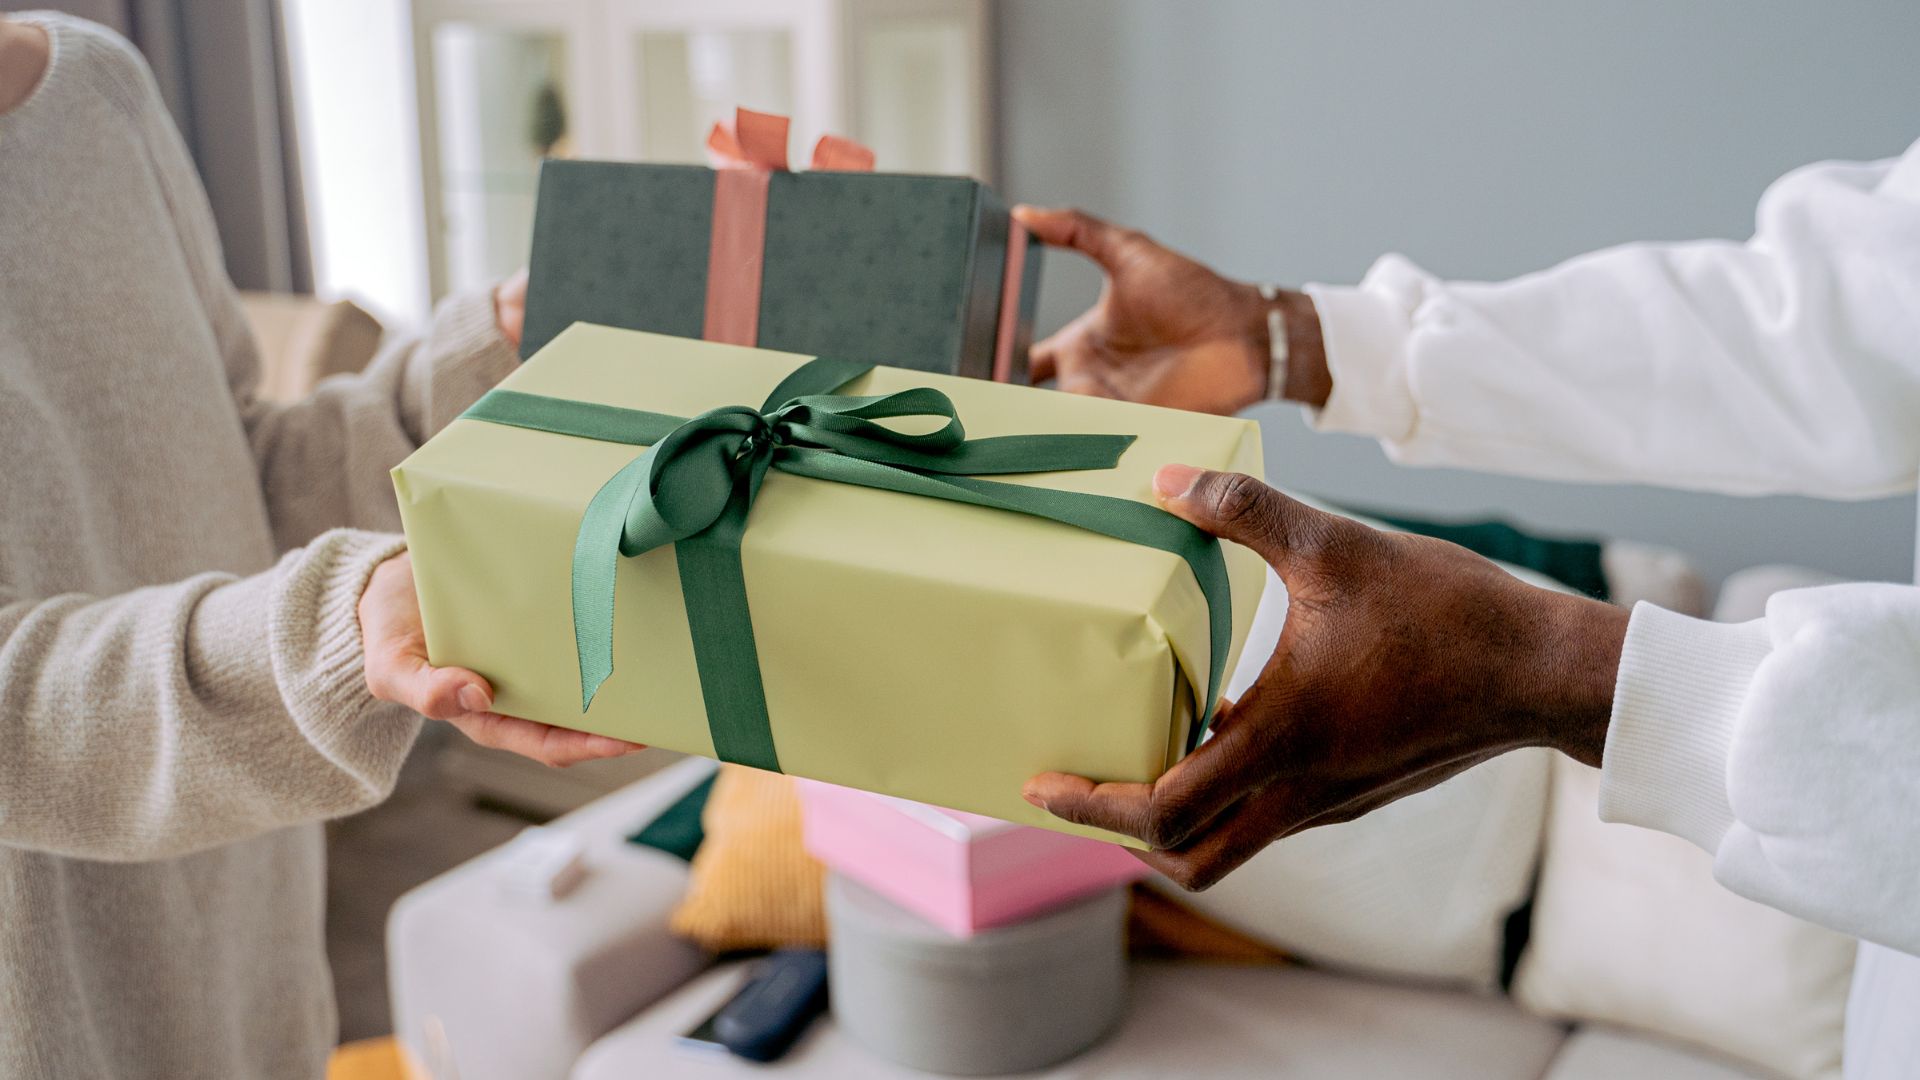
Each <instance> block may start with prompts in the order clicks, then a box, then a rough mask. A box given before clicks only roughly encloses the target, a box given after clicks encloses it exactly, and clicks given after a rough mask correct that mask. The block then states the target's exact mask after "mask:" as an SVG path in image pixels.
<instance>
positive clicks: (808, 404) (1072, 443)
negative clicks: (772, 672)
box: [463, 358, 1233, 771]
mask: <svg viewBox="0 0 1920 1080" xmlns="http://www.w3.org/2000/svg"><path fill="white" fill-rule="evenodd" d="M871 368H872V365H871V364H858V363H852V362H849V361H844V360H832V359H827V358H821V359H817V360H810V361H808V362H807V363H805V364H803V365H801V366H800V368H798V369H797V370H795V371H794V372H793V374H791V375H789V376H787V377H786V378H785V379H784V380H782V381H781V383H780V385H779V386H777V387H775V388H774V391H773V393H771V394H769V395H767V400H766V402H765V403H764V404H762V405H761V407H760V408H759V409H757V410H756V409H750V408H747V407H746V406H744V405H728V406H723V407H721V408H718V409H711V410H709V411H707V412H704V413H701V414H700V415H699V416H696V417H693V418H692V419H687V418H685V417H679V416H669V415H666V414H664V413H654V412H646V411H643V410H640V409H623V408H619V407H617V406H613V405H601V404H596V403H593V402H586V401H571V400H568V399H565V398H552V397H544V396H541V395H538V394H523V393H520V392H518V391H514V390H493V391H490V392H489V393H488V394H487V395H486V396H485V397H482V398H481V399H480V400H479V401H478V402H476V403H475V404H474V406H473V407H472V408H470V409H468V410H467V411H466V412H465V413H464V414H463V416H464V418H465V419H468V420H484V421H487V422H489V423H495V424H506V425H509V426H513V427H521V428H530V429H532V430H535V431H545V432H550V433H553V434H557V435H573V436H577V437H580V438H585V439H595V440H598V441H601V442H615V443H625V444H628V445H632V446H645V447H647V449H646V450H645V452H643V453H641V454H640V456H639V457H636V458H634V459H633V460H632V461H631V462H629V463H627V465H626V466H624V467H623V468H621V469H620V471H619V472H617V473H615V474H614V475H613V478H612V479H610V480H608V481H607V482H606V483H605V484H604V485H602V486H601V488H600V490H599V491H598V492H597V493H595V495H594V496H593V499H592V501H590V502H589V503H588V504H587V509H586V513H585V514H584V515H583V516H582V517H581V519H580V530H579V533H578V535H577V536H576V538H575V541H574V548H573V633H574V645H575V649H576V651H577V652H578V654H579V661H580V709H581V711H582V712H585V711H586V710H587V708H588V707H589V706H591V705H592V704H593V697H594V694H595V692H596V691H598V690H599V689H600V685H601V684H602V683H604V682H605V681H606V680H607V677H608V676H610V675H612V674H613V603H614V577H615V571H616V569H617V567H618V566H619V560H620V557H621V556H627V557H629V558H630V557H633V556H636V555H640V554H643V553H645V552H648V551H652V550H653V549H655V548H658V547H661V546H663V545H667V544H672V545H673V547H674V555H675V561H676V562H677V564H678V567H679V572H680V587H681V591H682V592H683V593H684V594H685V596H686V608H687V623H688V629H689V631H690V632H691V635H692V638H693V650H694V662H695V665H696V666H697V668H698V669H699V674H700V691H701V696H702V697H703V699H704V700H705V702H706V708H707V723H708V726H709V727H710V728H711V730H712V734H713V748H714V753H715V756H717V757H719V758H720V759H721V760H722V761H732V762H738V763H739V764H742V765H750V766H752V767H754V768H758V769H770V770H775V771H778V770H779V768H780V761H779V756H778V755H777V754H776V753H775V752H774V745H773V725H772V722H771V721H770V720H769V718H768V716H767V701H766V694H765V692H764V690H763V688H762V686H761V682H760V659H759V653H758V652H757V651H756V649H755V647H754V641H753V620H752V617H751V615H750V613H749V611H748V608H747V588H746V580H745V578H744V577H743V576H742V572H741V567H740V540H741V537H742V536H743V535H744V534H745V532H746V527H747V514H748V510H749V509H750V508H751V507H752V505H753V500H754V497H755V496H756V495H757V494H758V493H759V491H760V485H761V483H762V482H763V481H764V480H765V479H766V475H767V471H768V470H769V469H778V470H780V471H782V472H788V473H793V474H795V475H798V476H811V477H814V478H815V479H819V480H831V481H834V482H836V483H841V484H857V485H859V486H861V487H870V488H878V489H880V490H882V491H897V492H901V493H903V494H908V495H920V496H925V497H927V498H934V499H945V500H947V501H949V502H958V503H967V504H969V505H972V506H984V507H991V508H993V509H997V510H1008V511H1012V512H1014V513H1018V514H1027V515H1030V516H1033V517H1040V518H1046V519H1048V520H1050V521H1057V522H1060V523H1062V524H1065V525H1072V526H1074V527H1076V528H1080V529H1086V530H1088V531H1089V532H1096V533H1100V534H1102V535H1104V536H1111V537H1114V538H1115V539H1119V540H1124V541H1127V542H1128V543H1134V544H1142V545H1145V546H1147V547H1153V548H1158V549H1160V550H1162V551H1166V552H1170V553H1172V554H1175V555H1178V556H1180V557H1181V558H1182V559H1184V560H1186V563H1187V565H1188V566H1189V567H1191V568H1192V569H1193V575H1194V578H1195V580H1196V581H1198V582H1199V585H1200V589H1201V592H1202V594H1203V595H1204V596H1205V597H1206V600H1207V609H1208V631H1209V634H1208V640H1209V647H1210V656H1211V663H1210V667H1211V669H1212V670H1211V671H1210V672H1209V673H1208V676H1207V696H1206V698H1205V699H1204V701H1205V705H1204V707H1203V708H1201V709H1200V712H1201V722H1200V723H1199V724H1197V725H1195V727H1194V735H1193V739H1192V740H1191V741H1190V744H1189V745H1191V744H1192V743H1193V742H1197V741H1198V739H1199V736H1200V734H1201V733H1203V732H1204V731H1205V730H1206V724H1207V723H1208V722H1209V721H1210V720H1211V719H1212V716H1213V705H1214V703H1215V702H1216V701H1217V700H1218V698H1219V694H1220V686H1221V680H1222V678H1223V676H1224V674H1225V669H1226V658H1227V649H1228V645H1229V641H1230V638H1231V637H1232V628H1233V618H1232V609H1231V602H1232V598H1231V595H1230V591H1229V586H1228V580H1227V568H1226V560H1225V559H1224V558H1223V557H1222V555H1221V552H1220V542H1219V541H1218V540H1216V539H1214V538H1213V537H1212V536H1209V535H1207V534H1206V533H1204V532H1202V531H1201V530H1199V529H1196V528H1194V527H1193V526H1192V525H1189V524H1187V523H1186V522H1185V521H1182V520H1181V519H1179V518H1177V517H1175V516H1173V515H1172V514H1169V513H1167V512H1166V511H1164V510H1161V509H1160V508H1158V507H1154V506H1148V505H1146V504H1144V503H1138V502H1134V501H1132V500H1130V499H1120V498H1114V497H1111V496H1107V495H1089V494H1085V493H1083V492H1072V491H1055V490H1052V489H1048V488H1035V487H1025V486H1022V485H1018V484H1007V483H999V482H996V481H992V480H981V479H977V477H979V476H982V475H989V476H990V475H1006V474H1013V473H1034V472H1063V471H1077V470H1081V469H1111V468H1113V467H1114V466H1115V465H1117V464H1118V463H1119V461H1120V455H1121V454H1122V453H1124V452H1125V451H1126V448H1127V447H1128V446H1129V445H1131V444H1132V442H1133V439H1134V437H1133V436H1131V435H1009V436H1001V437H998V438H986V439H969V438H967V437H966V429H965V428H964V427H963V426H962V425H961V423H960V418H959V416H958V414H957V413H956V411H955V409H954V406H953V402H952V401H951V400H950V399H949V398H948V397H947V396H946V395H945V394H943V393H941V392H939V391H938V390H934V389H932V388H929V387H920V388H917V389H913V390H903V391H901V392H899V393H896V394H885V395H881V396H877V397H855V396H842V395H835V394H832V393H831V391H833V390H836V389H838V388H840V387H841V386H844V385H845V384H847V383H849V382H851V381H853V380H854V379H857V378H859V377H860V376H861V375H864V374H866V373H867V372H868V371H869V370H870V369H871ZM908 416H922V417H933V418H937V419H944V420H945V423H944V424H942V425H941V426H940V427H939V428H938V429H936V430H934V431H931V432H928V433H925V434H920V435H909V434H905V433H902V432H900V431H896V430H894V429H893V428H891V427H888V426H887V425H885V424H882V423H880V422H879V421H882V420H890V419H897V418H900V417H908Z"/></svg>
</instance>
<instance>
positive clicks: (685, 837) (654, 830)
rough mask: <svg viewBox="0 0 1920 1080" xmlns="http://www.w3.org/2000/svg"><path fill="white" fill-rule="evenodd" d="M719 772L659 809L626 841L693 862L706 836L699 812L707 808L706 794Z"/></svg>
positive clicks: (711, 790)
mask: <svg viewBox="0 0 1920 1080" xmlns="http://www.w3.org/2000/svg"><path fill="white" fill-rule="evenodd" d="M718 775H719V772H718V771H715V772H714V773H712V774H711V775H709V776H708V777H707V778H706V779H705V780H702V781H700V782H699V783H698V784H695V785H694V786H693V789H692V790H691V791H688V792H687V793H686V794H685V795H682V796H680V797H679V798H678V799H675V800H674V802H673V805H671V806H669V807H667V808H666V809H665V810H662V811H661V812H660V816H659V817H656V818H654V819H653V820H652V821H649V822H647V823H646V824H645V825H643V826H641V828H640V831H638V832H636V833H633V834H632V835H630V836H628V837H627V842H628V843H630V844H641V845H644V846H646V847H650V848H658V849H660V850H661V851H664V852H666V853H667V854H669V855H678V856H679V857H681V858H682V859H685V860H687V861H688V862H692V861H693V855H694V853H695V852H697V851H699V850H700V843H701V841H703V840H705V839H706V838H707V833H706V830H705V829H703V828H701V826H700V815H701V814H702V813H703V812H704V811H705V810H706V809H707V796H708V795H709V794H711V793H712V792H713V779H714V777H715V776H718Z"/></svg>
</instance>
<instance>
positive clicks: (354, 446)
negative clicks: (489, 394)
mask: <svg viewBox="0 0 1920 1080" xmlns="http://www.w3.org/2000/svg"><path fill="white" fill-rule="evenodd" d="M157 100H158V99H157V95H154V96H152V97H150V98H149V99H148V100H147V101H146V103H145V106H144V107H143V108H141V109H139V110H138V112H137V113H136V115H135V123H136V125H137V126H138V129H139V132H140V138H141V141H142V144H143V147H144V150H145V152H146V154H147V156H148V157H149V159H150V160H151V162H152V165H153V170H154V176H155V178H156V180H157V182H158V183H159V186H160V189H161V192H162V194H163V196H164V198H165V200H166V204H167V209H168V211H169V213H171V214H172V216H173V225H174V231H175V233H176V235H177V236H178V238H179V242H180V248H181V254H182V256H183V258H184V261H185V263H186V266H187V270H188V274H189V275H190V276H191V277H192V279H193V287H194V291H195V294H196V295H197V297H198V299H199V301H200V304H201V307H202V308H203V309H204V311H205V314H206V318H207V324H208V326H209V328H210V330H211V333H212V336H213V343H214V345H215V347H216V348H218V350H219V352H220V356H221V359H222V361H223V362H224V364H225V366H226V371H227V379H228V383H229V385H230V387H231V389H232V392H233V396H234V401H235V403H236V405H237V406H238V408H239V412H240V418H241V422H242V423H243V424H244V425H245V428H246V435H247V441H248V443H249V445H250V446H251V447H252V448H253V454H254V458H255V460H256V461H257V462H258V465H259V470H260V485H261V490H262V491H263V492H264V493H265V495H266V499H267V510H268V513H269V515H270V517H271V519H272V523H273V533H274V540H275V542H276V543H277V544H278V545H279V547H280V549H281V550H282V551H285V550H288V549H290V548H293V547H296V546H298V545H300V544H302V543H305V542H306V541H307V540H309V539H311V538H313V537H315V536H317V535H319V534H320V533H321V532H322V531H324V530H326V529H328V528H332V527H335V526H342V525H345V526H351V527H354V528H363V529H383V530H395V529H398V528H399V527H400V516H399V510H398V508H397V507H396V505H395V503H394V498H393V487H392V484H391V482H390V481H389V479H388V476H387V470H388V469H390V468H392V467H393V466H394V465H396V464H398V463H399V461H400V460H401V459H402V458H404V457H406V456H407V455H408V454H409V453H412V452H413V450H414V449H415V448H416V447H418V446H419V445H420V444H421V443H423V442H425V441H426V440H427V439H428V438H430V437H431V436H432V435H433V434H434V432H436V431H439V430H440V429H441V428H442V427H445V426H446V425H447V423H448V422H449V421H451V420H452V419H453V418H454V417H456V416H458V415H459V414H460V413H461V412H462V411H463V410H464V409H466V407H467V406H468V405H471V404H473V402H474V401H475V400H476V399H478V398H479V396H480V395H481V394H483V393H485V392H486V391H487V390H488V389H490V388H491V387H492V386H493V385H494V384H495V383H497V382H499V381H500V380H501V379H503V378H505V377H506V376H507V374H508V373H509V372H511V371H512V370H513V369H514V367H515V366H516V365H517V364H518V363H519V359H518V357H517V356H516V355H515V353H514V349H513V346H512V344H511V343H509V342H508V341H507V339H506V338H505V337H504V336H503V335H502V334H501V333H500V330H499V328H498V326H497V325H496V322H495V318H494V311H493V299H492V297H491V295H489V294H488V293H487V292H485V291H479V292H473V293H466V294H460V295H455V296H452V297H449V298H448V299H447V300H446V301H444V302H443V303H442V304H441V305H440V307H439V310H438V311H436V312H435V315H434V318H433V321H432V323H431V324H430V326H429V327H428V329H427V332H426V333H425V334H423V335H421V336H419V337H404V338H400V339H398V340H392V341H389V342H388V343H387V345H386V346H385V347H384V348H383V349H382V350H381V352H380V354H379V355H378V356H376V357H375V358H374V360H373V362H372V363H371V364H369V365H368V366H367V368H366V370H365V371H361V372H358V373H355V374H350V375H336V376H333V377H332V378H329V379H325V380H323V381H322V382H321V383H320V385H319V386H317V387H316V388H315V389H314V390H313V392H312V393H310V394H309V395H308V396H307V397H306V398H304V399H303V400H300V401H297V402H291V403H279V402H272V401H268V400H266V399H264V398H262V397H261V396H260V392H259V388H260V382H261V377H260V355H259V349H258V346H257V345H256V343H255V342H254V338H253V333H252V330H251V329H250V328H249V326H248V325H247V321H246V316H245V314H244V311H243V309H242V308H241V306H240V297H239V294H238V293H237V292H235V291H234V288H233V284H232V282H231V281H230V280H229V279H228V278H227V273H226V268H225V264H224V261H223V258H222V255H221V252H220V241H219V234H218V232H217V231H216V229H215V227H214V220H213V211H212V209H211V208H210V207H209V206H208V204H207V196H206V192H205V189H203V188H202V187H201V185H200V180H199V176H198V174H197V173H196V172H195V171H194V166H193V161H192V159H191V158H190V157H189V156H188V154H187V151H186V147H185V146H184V145H183V144H182V143H181V141H180V137H179V134H178V133H177V132H176V131H175V130H174V128H173V126H172V124H171V122H170V121H169V120H168V119H167V117H166V114H165V112H164V110H162V109H160V108H159V107H158V105H157Z"/></svg>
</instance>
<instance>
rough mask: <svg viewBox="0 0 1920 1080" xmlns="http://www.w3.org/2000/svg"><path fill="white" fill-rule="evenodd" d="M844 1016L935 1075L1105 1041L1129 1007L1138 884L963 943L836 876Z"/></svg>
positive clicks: (831, 883) (1051, 1058)
mask: <svg viewBox="0 0 1920 1080" xmlns="http://www.w3.org/2000/svg"><path fill="white" fill-rule="evenodd" d="M827 918H828V920H829V922H830V924H831V927H832V942H831V945H830V947H829V949H828V980H829V987H830V992H831V995H832V998H833V1015H834V1020H835V1022H836V1023H837V1024H839V1026H840V1027H841V1028H842V1029H844V1030H845V1031H847V1032H848V1033H850V1034H851V1035H852V1036H853V1037H854V1038H855V1039H858V1040H859V1041H860V1042H861V1043H863V1044H865V1045H866V1047H867V1048H868V1049H870V1050H872V1051H873V1052H874V1053H876V1054H879V1055H880V1056H882V1057H885V1058H888V1059H890V1060H892V1061H896V1062H898V1063H900V1064H902V1065H907V1066H910V1067H912V1068H916V1069H925V1070H927V1071H929V1072H944V1073H960V1074H965V1075H972V1076H984V1075H991V1074H995V1073H1011V1072H1025V1071H1027V1070H1030V1069H1038V1068H1043V1067H1045V1066H1047V1065H1052V1064H1054V1063H1055V1062H1058V1061H1062V1060H1065V1059H1066V1058H1068V1057H1071V1056H1073V1055H1074V1054H1077V1053H1079V1052H1080V1051H1082V1050H1085V1049H1086V1048H1088V1047H1090V1046H1092V1045H1093V1044H1094V1043H1096V1042H1099V1041H1100V1039H1101V1037H1102V1036H1104V1035H1106V1034H1107V1032H1109V1031H1111V1030H1112V1029H1113V1027H1114V1024H1115V1023H1116V1022H1117V1021H1118V1020H1119V1019H1120V1017H1121V1014H1122V1013H1124V1012H1125V1011H1126V999H1127V947H1126V922H1127V891H1126V889H1124V888H1116V889H1110V890H1108V891H1106V892H1103V893H1099V894H1097V895H1095V896H1092V897H1089V898H1088V899H1085V900H1081V901H1078V902H1076V903H1074V904H1073V905H1071V906H1069V907H1065V908H1061V909H1060V910H1058V911H1054V912H1050V913H1048V914H1046V915H1041V916H1039V917H1037V918H1034V919H1029V920H1027V921H1026V922H1021V923H1016V924H1014V925H1012V926H1005V927H1000V928H998V929H994V930H986V931H982V932H981V933H979V934H976V935H974V936H973V937H969V938H959V937H954V936H953V935H951V934H948V933H947V932H946V931H944V930H941V929H939V928H938V927H935V926H933V925H932V924H930V923H928V922H926V921H925V920H922V919H921V918H919V917H918V916H916V915H914V914H912V913H911V912H908V911H906V910H904V909H903V908H901V907H899V906H897V905H895V904H894V903H892V902H891V901H889V900H887V899H885V898H883V897H881V896H880V895H878V894H877V893H875V892H873V891H872V890H870V889H867V888H866V887H864V886H862V885H860V884H859V883H857V882H854V881H851V880H849V879H847V878H844V877H842V876H840V875H838V874H829V875H828V877H827Z"/></svg>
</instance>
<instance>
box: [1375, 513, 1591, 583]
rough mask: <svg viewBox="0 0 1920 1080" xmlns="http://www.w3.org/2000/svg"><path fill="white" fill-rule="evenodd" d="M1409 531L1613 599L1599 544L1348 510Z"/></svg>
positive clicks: (1501, 525) (1484, 524)
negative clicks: (1601, 564)
mask: <svg viewBox="0 0 1920 1080" xmlns="http://www.w3.org/2000/svg"><path fill="white" fill-rule="evenodd" d="M1347 509H1348V510H1350V511H1352V512H1353V513H1356V514H1360V515H1362V516H1365V517H1370V518H1373V519H1374V520H1375V521H1379V522H1382V523H1384V524H1387V525H1391V526H1393V527H1394V528H1396V529H1400V530H1402V531H1405V532H1410V533H1417V534H1419V535H1421V536H1431V537H1434V538H1436V539H1440V540H1446V541H1448V542H1450V543H1455V544H1459V545H1460V546H1461V547H1463V548H1466V549H1467V550H1468V551H1471V552H1473V553H1474V554H1476V555H1483V556H1485V557H1487V558H1489V559H1496V560H1498V561H1500V562H1503V563H1511V564H1512V565H1514V566H1519V567H1524V568H1526V569H1528V570H1532V571H1535V572H1537V573H1541V574H1545V575H1546V576H1547V577H1550V578H1552V579H1553V580H1555V581H1557V582H1559V583H1560V584H1562V585H1565V586H1566V587H1567V588H1569V589H1572V590H1574V591H1575V592H1580V593H1585V594H1586V595H1588V596H1591V597H1593V598H1594V599H1596V600H1606V599H1609V596H1608V592H1607V576H1606V574H1605V573H1604V572H1603V571H1602V569H1601V566H1600V550H1601V545H1600V542H1599V541H1597V540H1555V539H1549V538H1547V537H1544V536H1533V535H1530V534H1528V533H1524V532H1521V531H1520V530H1519V529H1516V528H1514V527H1513V526H1511V525H1509V524H1507V523H1506V522H1504V521H1455V522H1446V521H1423V520H1420V519H1418V518H1404V517H1397V516H1395V515H1393V514H1382V513H1379V512H1377V511H1374V510H1363V509H1361V508H1359V507H1356V506H1349V507H1347Z"/></svg>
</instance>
